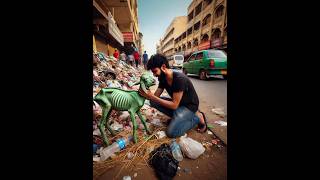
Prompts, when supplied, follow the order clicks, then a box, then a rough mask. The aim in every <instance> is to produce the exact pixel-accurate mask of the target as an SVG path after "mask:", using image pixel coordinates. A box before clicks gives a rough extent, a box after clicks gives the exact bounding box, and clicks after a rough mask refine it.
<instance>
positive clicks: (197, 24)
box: [193, 21, 200, 31]
mask: <svg viewBox="0 0 320 180" xmlns="http://www.w3.org/2000/svg"><path fill="white" fill-rule="evenodd" d="M199 28H200V21H199V22H197V23H196V24H195V25H194V28H193V29H194V31H198V30H199Z"/></svg>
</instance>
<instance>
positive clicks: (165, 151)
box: [149, 144, 179, 180]
mask: <svg viewBox="0 0 320 180" xmlns="http://www.w3.org/2000/svg"><path fill="white" fill-rule="evenodd" d="M149 155H150V156H149V157H150V158H149V164H150V165H151V166H152V167H153V168H154V170H155V171H156V175H157V177H158V179H160V180H171V179H173V177H174V176H175V175H176V174H177V170H178V166H179V161H177V160H175V159H174V158H173V156H172V154H171V148H170V146H169V145H168V144H162V145H161V146H160V147H158V148H157V149H155V150H153V151H152V152H151V153H150V154H149Z"/></svg>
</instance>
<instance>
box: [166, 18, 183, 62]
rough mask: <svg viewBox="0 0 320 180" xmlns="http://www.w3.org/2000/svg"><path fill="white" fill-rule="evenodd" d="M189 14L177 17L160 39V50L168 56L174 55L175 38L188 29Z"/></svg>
mask: <svg viewBox="0 0 320 180" xmlns="http://www.w3.org/2000/svg"><path fill="white" fill-rule="evenodd" d="M187 21H188V18H187V16H179V17H175V18H174V19H173V20H172V22H171V23H170V25H169V27H168V28H167V30H166V32H165V34H164V36H163V37H162V38H161V40H160V52H162V53H163V54H164V55H165V56H166V57H170V56H172V55H173V54H174V53H175V51H174V40H175V39H176V38H177V37H178V36H179V35H180V34H181V33H182V32H183V31H185V29H186V26H187Z"/></svg>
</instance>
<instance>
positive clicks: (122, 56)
mask: <svg viewBox="0 0 320 180" xmlns="http://www.w3.org/2000/svg"><path fill="white" fill-rule="evenodd" d="M126 59H127V55H126V53H124V51H122V52H121V54H120V60H122V61H123V62H126Z"/></svg>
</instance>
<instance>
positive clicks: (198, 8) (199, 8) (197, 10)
mask: <svg viewBox="0 0 320 180" xmlns="http://www.w3.org/2000/svg"><path fill="white" fill-rule="evenodd" d="M201 8H202V2H200V3H199V5H198V6H197V7H196V9H195V15H194V16H197V15H198V14H200V12H201Z"/></svg>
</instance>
